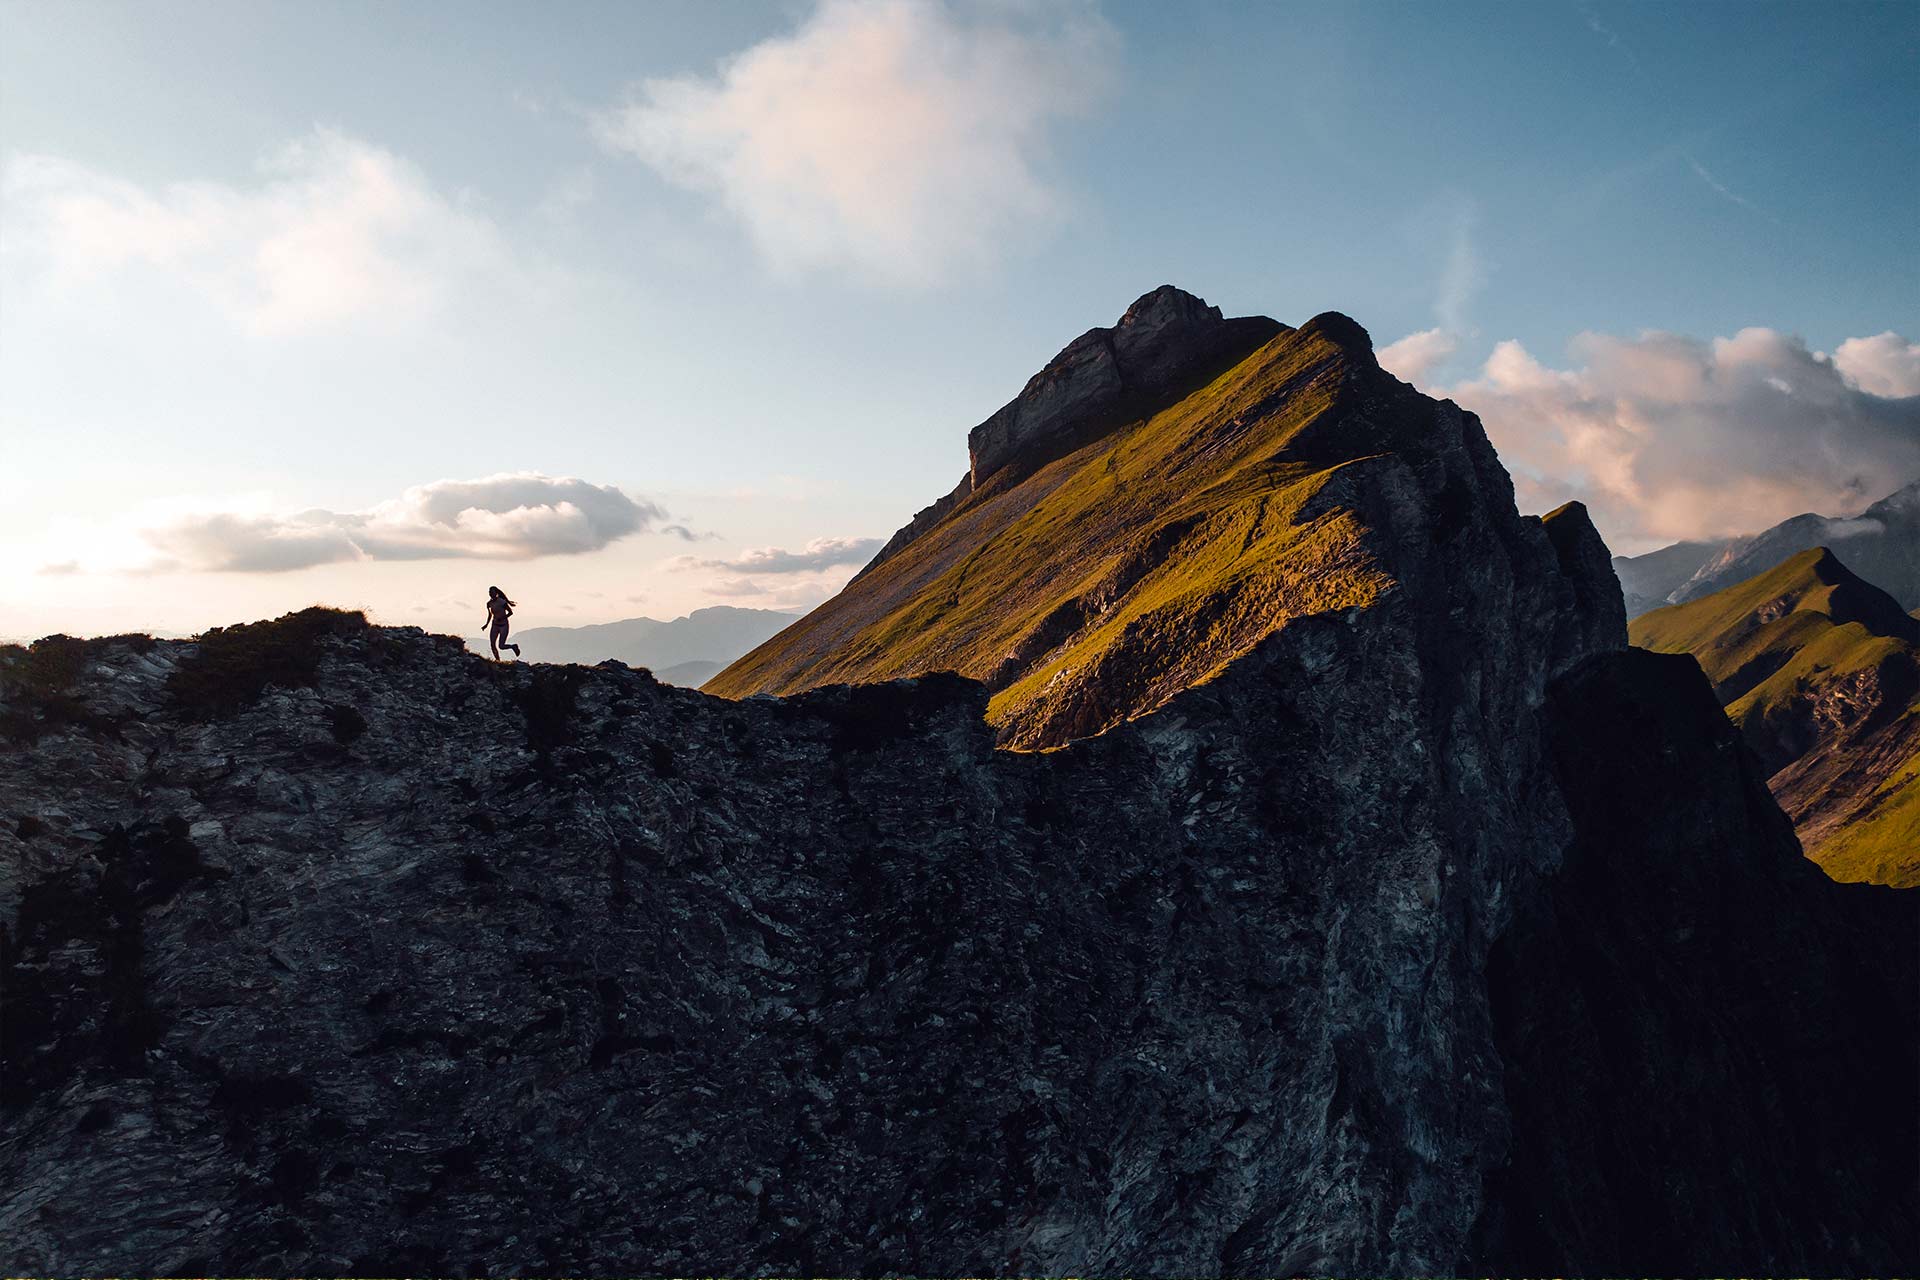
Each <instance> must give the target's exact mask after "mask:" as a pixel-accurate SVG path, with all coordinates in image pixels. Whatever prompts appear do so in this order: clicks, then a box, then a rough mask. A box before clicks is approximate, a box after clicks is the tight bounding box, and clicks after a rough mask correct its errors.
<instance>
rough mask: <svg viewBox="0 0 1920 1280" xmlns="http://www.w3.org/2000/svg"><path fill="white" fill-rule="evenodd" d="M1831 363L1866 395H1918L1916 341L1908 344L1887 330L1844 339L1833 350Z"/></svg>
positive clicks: (1918, 348)
mask: <svg viewBox="0 0 1920 1280" xmlns="http://www.w3.org/2000/svg"><path fill="white" fill-rule="evenodd" d="M1833 363H1834V367H1835V368H1837V369H1839V370H1840V372H1841V373H1842V374H1844V375H1845V376H1846V379H1847V381H1848V382H1851V383H1852V384H1853V385H1854V386H1856V387H1858V388H1860V389H1861V390H1862V391H1865V392H1867V393H1869V394H1870V395H1876V396H1889V397H1899V396H1920V342H1908V341H1907V340H1906V339H1905V338H1903V337H1901V336H1900V335H1899V334H1897V333H1895V332H1894V331H1893V330H1891V329H1889V330H1887V331H1886V332H1885V333H1876V334H1875V335H1873V337H1871V338H1848V339H1847V340H1846V341H1845V342H1843V343H1841V344H1840V345H1839V346H1838V347H1836V348H1834V352H1833Z"/></svg>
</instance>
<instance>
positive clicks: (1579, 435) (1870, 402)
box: [1396, 328, 1920, 550]
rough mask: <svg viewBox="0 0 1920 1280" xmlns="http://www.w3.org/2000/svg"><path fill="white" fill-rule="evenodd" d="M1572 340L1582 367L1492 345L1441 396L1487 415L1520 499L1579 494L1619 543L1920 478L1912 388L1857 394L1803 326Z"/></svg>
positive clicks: (1653, 539) (1542, 503) (1850, 502)
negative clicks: (1477, 365) (1798, 330)
mask: <svg viewBox="0 0 1920 1280" xmlns="http://www.w3.org/2000/svg"><path fill="white" fill-rule="evenodd" d="M1851 341H1853V342H1859V341H1862V340H1859V339H1854V340H1851ZM1865 341H1869V342H1873V343H1878V342H1879V340H1878V339H1871V340H1865ZM1396 345H1398V344H1396ZM1879 349H1880V348H1878V347H1876V348H1874V350H1876V351H1877V350H1879ZM1571 350H1572V353H1573V355H1574V357H1575V360H1576V363H1577V366H1578V367H1576V368H1572V369H1552V368H1549V367H1547V366H1546V365H1543V364H1542V363H1540V362H1539V361H1538V360H1536V359H1535V358H1534V357H1533V356H1532V355H1531V354H1530V353H1529V352H1528V351H1527V350H1526V349H1525V348H1524V347H1522V346H1521V345H1520V344H1519V343H1518V342H1513V341H1507V342H1502V343H1500V344H1499V345H1498V346H1496V347H1495V348H1494V350H1493V354H1492V355H1491V356H1490V357H1489V358H1488V359H1487V362H1486V364H1485V366H1484V368H1483V369H1482V370H1481V372H1480V374H1479V376H1477V377H1475V378H1472V379H1469V380H1468V381H1465V382H1462V383H1459V384H1458V385H1456V386H1453V387H1450V388H1445V389H1443V390H1442V391H1440V392H1437V394H1444V395H1448V396H1451V397H1452V398H1453V399H1455V400H1457V401H1458V402H1459V403H1460V404H1461V405H1463V406H1464V407H1466V408H1468V409H1471V410H1473V411H1474V412H1476V413H1478V414H1479V415H1480V416H1481V419H1482V420H1483V421H1484V422H1485V424H1486V427H1487V434H1488V435H1489V436H1490V437H1491V438H1492V440H1493V442H1494V444H1495V445H1496V446H1497V447H1498V448H1499V450H1500V452H1501V455H1502V457H1503V458H1504V459H1505V460H1506V462H1507V465H1508V467H1509V468H1510V469H1511V470H1513V472H1514V478H1515V483H1516V487H1517V488H1518V489H1519V490H1520V492H1521V495H1522V502H1523V505H1525V506H1527V507H1529V508H1532V509H1535V510H1544V509H1546V508H1547V507H1548V506H1550V505H1554V504H1556V503H1557V502H1559V501H1563V500H1565V499H1566V498H1569V497H1579V498H1582V499H1584V500H1585V501H1586V502H1587V503H1588V505H1589V506H1590V507H1591V508H1592V509H1593V512H1594V517H1595V520H1596V522H1597V523H1598V524H1599V525H1600V527H1601V530H1602V532H1603V533H1605V534H1606V535H1607V537H1608V539H1609V541H1610V542H1612V543H1613V544H1614V547H1615V550H1635V549H1641V548H1644V547H1646V546H1648V545H1652V544H1655V543H1660V542H1667V541H1672V540H1676V539H1684V538H1719V537H1730V536H1733V535H1736V534H1741V533H1751V532H1754V531H1756V530H1759V529H1763V528H1766V527H1767V526H1769V525H1772V524H1774V523H1777V522H1778V521H1780V520H1783V519H1785V518H1787V517H1789V516H1793V515H1798V514H1800V513H1801V512H1805V511H1821V512H1834V513H1840V512H1846V511H1850V510H1855V509H1858V508H1859V507H1862V506H1864V505H1866V504H1867V503H1868V502H1870V501H1872V500H1873V499H1875V498H1879V497H1881V496H1883V495H1884V494H1886V493H1888V492H1889V491H1891V490H1893V489H1894V488H1896V487H1898V486H1899V485H1901V484H1903V483H1905V482H1906V481H1909V480H1911V479H1913V478H1914V477H1915V476H1920V397H1915V398H1909V399H1886V398H1883V397H1880V396H1876V395H1872V394H1867V393H1866V392H1864V391H1863V390H1862V389H1861V386H1858V385H1855V383H1854V382H1853V381H1851V380H1850V377H1852V376H1855V375H1850V376H1849V377H1843V376H1842V374H1843V372H1845V369H1844V367H1843V366H1842V363H1841V362H1840V361H1838V360H1837V359H1836V360H1829V359H1827V358H1826V357H1825V356H1822V355H1820V354H1818V353H1816V352H1813V351H1810V350H1808V348H1807V346H1806V344H1805V343H1804V342H1803V341H1801V340H1800V339H1799V338H1797V337H1793V336H1791V335H1788V334H1783V333H1780V332H1778V331H1776V330H1773V329H1762V328H1755V329H1742V330H1741V331H1740V332H1739V333H1737V334H1735V335H1734V336H1733V337H1731V338H1716V339H1714V340H1713V341H1711V342H1701V341H1699V340H1697V339H1693V338H1687V337H1682V336H1679V335H1676V334H1669V333H1646V334H1642V335H1641V336H1640V337H1638V338H1619V337H1613V336H1609V335H1604V334H1593V333H1588V334H1582V335H1581V336H1580V337H1578V338H1576V339H1575V340H1574V342H1573V344H1572V346H1571ZM1855 350H1856V351H1858V348H1855ZM1855 367H1856V368H1859V367H1864V365H1863V364H1862V363H1861V362H1856V363H1855ZM1875 367H1877V366H1875Z"/></svg>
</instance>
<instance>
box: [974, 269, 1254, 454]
mask: <svg viewBox="0 0 1920 1280" xmlns="http://www.w3.org/2000/svg"><path fill="white" fill-rule="evenodd" d="M1285 329H1286V326H1284V325H1282V324H1279V323H1278V322H1276V321H1273V320H1269V319H1267V318H1266V317H1265V316H1244V317H1241V318H1238V319H1234V320H1227V319H1224V318H1222V316H1221V314H1220V308H1218V307H1212V306H1208V305H1207V304H1206V303H1205V302H1203V301H1201V300H1200V299H1199V298H1196V297H1194V296H1193V295H1192V294H1190V293H1187V292H1186V291H1184V290H1181V289H1176V288H1174V287H1173V286H1172V285H1170V284H1169V285H1161V286H1160V287H1159V288H1158V289H1155V290H1153V291H1152V292H1151V293H1147V294H1143V295H1141V296H1140V297H1139V298H1138V299H1136V300H1135V301H1134V303H1133V305H1132V306H1130V307H1128V308H1127V310H1126V313H1125V314H1124V315H1122V316H1121V317H1120V320H1119V323H1117V324H1115V325H1114V326H1113V327H1112V328H1109V329H1089V330H1087V331H1086V332H1085V333H1083V334H1081V335H1080V336H1079V337H1078V338H1075V339H1074V340H1073V341H1072V342H1070V343H1068V344H1067V345H1066V347H1065V348H1063V349H1062V350H1061V352H1060V354H1059V355H1057V356H1055V357H1054V358H1053V359H1052V360H1050V361H1048V362H1047V367H1046V368H1044V369H1042V370H1041V371H1040V372H1039V373H1036V374H1034V375H1033V377H1032V378H1031V379H1029V380H1028V382H1027V385H1026V386H1025V387H1024V388H1022V389H1021V392H1020V394H1019V395H1017V396H1015V397H1014V398H1013V399H1012V400H1011V401H1009V402H1008V403H1007V404H1006V406H1005V407H1004V408H1002V409H1001V410H1000V411H999V412H998V413H996V414H994V415H993V416H992V417H991V418H988V419H987V420H986V421H985V422H983V423H981V424H980V425H979V426H977V427H975V428H974V429H973V430H972V431H970V432H968V433H967V456H968V458H969V461H970V464H971V465H970V468H969V478H970V479H971V480H972V484H973V487H974V488H976V489H977V488H979V487H980V486H982V485H983V484H985V483H986V482H987V480H988V479H989V478H990V477H991V476H993V475H994V474H995V473H996V472H999V471H1001V470H1003V469H1004V468H1006V467H1008V466H1010V465H1017V467H1018V468H1019V469H1020V470H1021V471H1031V470H1033V469H1034V468H1035V467H1037V466H1039V465H1041V464H1042V463H1045V462H1049V461H1051V460H1052V459H1053V458H1056V457H1058V456H1059V455H1060V454H1062V453H1065V452H1067V451H1068V450H1069V449H1070V448H1072V447H1074V446H1076V445H1079V444H1084V443H1085V442H1086V441H1087V440H1088V439H1091V438H1093V437H1096V436H1098V435H1100V434H1102V433H1104V432H1106V431H1108V430H1111V429H1112V428H1114V427H1117V426H1119V425H1121V424H1122V423H1124V422H1127V421H1130V420H1132V419H1135V418H1140V417H1145V416H1147V415H1149V414H1151V413H1152V412H1153V411H1155V410H1156V409H1159V408H1161V407H1162V406H1163V405H1165V404H1166V403H1168V402H1169V401H1171V400H1174V399H1177V398H1178V397H1179V396H1180V395H1182V394H1184V393H1186V392H1188V391H1191V390H1193V389H1194V388H1195V387H1196V386H1198V385H1199V384H1201V383H1204V382H1206V381H1208V380H1209V379H1211V378H1212V377H1213V376H1214V375H1216V374H1218V373H1219V372H1220V371H1221V370H1222V369H1224V368H1226V367H1228V366H1230V365H1232V364H1233V363H1235V362H1236V361H1238V360H1239V359H1240V358H1241V357H1243V356H1245V355H1246V354H1247V353H1248V352H1249V351H1252V350H1253V349H1254V348H1256V347H1258V346H1260V345H1261V344H1262V343H1264V342H1266V341H1267V340H1268V339H1269V338H1271V337H1273V336H1274V335H1275V334H1277V333H1281V332H1284V331H1285Z"/></svg>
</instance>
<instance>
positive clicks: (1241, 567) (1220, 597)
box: [705, 322, 1389, 746]
mask: <svg viewBox="0 0 1920 1280" xmlns="http://www.w3.org/2000/svg"><path fill="white" fill-rule="evenodd" d="M1345 323H1347V324H1351V322H1345ZM1355 358H1356V357H1355V356H1353V355H1351V354H1350V353H1349V352H1347V351H1346V350H1345V349H1343V348H1342V347H1341V346H1340V345H1339V343H1338V342H1337V341H1335V340H1334V339H1333V338H1330V337H1329V336H1328V334H1327V333H1326V332H1324V331H1323V330H1322V329H1321V328H1318V327H1316V326H1315V325H1314V324H1309V325H1307V326H1305V327H1304V328H1302V329H1299V330H1289V331H1287V332H1284V333H1282V334H1280V335H1279V336H1277V337H1275V338H1274V339H1272V340H1271V341H1269V342H1268V343H1266V344H1265V345H1264V346H1262V347H1261V348H1259V349H1258V350H1256V351H1255V352H1254V353H1253V354H1251V355H1250V356H1248V357H1247V358H1245V359H1244V360H1242V361H1241V362H1240V363H1239V364H1237V365H1236V366H1234V367H1233V368H1231V369H1229V370H1228V371H1226V372H1225V373H1223V374H1221V375H1220V376H1219V377H1217V378H1215V379H1214V380H1213V381H1212V382H1211V383H1209V384H1207V385H1206V386H1204V387H1201V388H1199V389H1198V390H1196V391H1194V392H1193V393H1192V394H1190V395H1188V396H1186V397H1185V398H1184V399H1182V400H1180V401H1179V402H1178V403H1176V404H1174V405H1173V406H1172V407H1170V408H1168V409H1166V410H1164V411H1162V412H1160V413H1158V414H1156V415H1155V416H1153V417H1152V418H1150V419H1147V420H1144V421H1140V422H1136V423H1133V424H1131V425H1129V426H1126V427H1123V428H1121V429H1119V430H1117V431H1114V432H1111V433H1109V434H1107V435H1106V436H1104V437H1102V438H1101V439H1099V440H1097V441H1095V442H1093V443H1091V444H1088V445H1085V446H1083V447H1082V448H1080V449H1078V450H1077V451H1075V452H1073V453H1071V454H1069V455H1067V456H1065V457H1062V458H1059V459H1057V460H1055V461H1053V462H1051V463H1048V464H1047V465H1045V466H1043V467H1041V468H1040V469H1039V470H1037V471H1035V472H1033V473H1032V474H1030V475H1024V476H1022V475H1020V474H1019V473H1018V471H1017V470H1015V471H1014V472H1013V473H1011V474H1005V473H1003V474H1001V475H996V476H994V477H993V478H991V479H990V480H989V481H988V482H987V483H986V484H985V485H984V486H983V487H982V488H981V490H980V491H978V492H976V493H974V494H973V495H971V496H970V497H969V498H968V499H967V500H966V501H965V502H963V503H961V504H960V505H959V506H958V507H956V508H955V509H954V510H953V511H952V512H951V513H950V514H949V515H948V516H947V517H946V518H945V519H944V520H942V521H941V522H940V523H939V524H937V525H935V526H934V527H933V528H932V529H930V530H928V531H927V532H926V533H924V534H922V535H921V536H920V537H919V538H918V539H917V540H915V541H914V542H912V543H910V544H908V545H907V546H906V547H905V548H904V549H903V550H901V551H900V552H899V553H898V554H896V555H894V556H893V557H892V558H890V559H888V560H886V561H884V562H883V563H881V564H880V565H878V566H877V567H875V568H874V569H873V570H872V571H871V572H869V573H867V574H865V575H863V576H862V577H861V578H860V579H859V580H858V581H856V582H855V583H853V584H852V585H851V586H850V587H849V588H848V589H847V590H846V591H844V592H843V593H842V594H841V595H840V596H838V597H837V598H835V599H834V600H831V601H829V602H828V603H826V604H824V605H822V606H821V607H820V608H819V609H816V610H815V611H814V612H813V613H811V614H809V615H808V616H807V617H806V618H804V619H802V620H801V621H800V622H798V623H796V624H795V625H793V626H792V627H789V628H788V629H787V630H786V631H783V632H782V633H781V634H780V635H778V636H776V637H774V638H773V639H772V640H770V641H768V642H767V643H766V644H764V645H762V646H760V647H759V648H758V649H756V650H754V651H753V652H752V653H750V654H748V655H747V656H746V657H744V658H742V659H740V661H738V662H736V663H734V664H733V666H731V667H729V668H728V669H727V670H726V671H724V672H722V673H721V674H720V675H718V676H716V677H715V678H714V679H713V680H711V681H709V682H708V683H707V685H706V686H705V688H706V690H707V691H708V692H710V693H718V694H721V695H724V696H731V697H740V696H745V695H747V694H752V693H758V692H772V693H791V692H796V691H798V690H801V689H805V688H810V687H813V686H816V685H821V684H832V683H839V682H856V681H876V680H886V679H892V678H895V677H899V676H907V675H914V674H919V673H922V672H928V671H937V670H949V671H958V672H960V673H961V674H963V675H967V676H971V677H974V678H976V679H979V680H982V681H984V682H986V683H987V685H988V687H989V688H990V689H991V690H992V691H993V698H992V702H991V704H990V707H989V718H990V719H991V720H992V721H993V722H994V723H995V724H997V725H999V726H1001V729H1002V735H1003V739H1004V740H1005V741H1007V742H1008V743H1009V744H1010V745H1017V746H1043V745H1053V744H1056V743H1058V742H1061V741H1065V740H1067V739H1069V738H1072V737H1079V736H1084V735H1086V734H1090V733H1097V732H1099V731H1101V730H1102V729H1104V728H1107V727H1109V726H1110V725H1112V724H1114V723H1117V722H1119V721H1120V720H1123V719H1126V718H1128V717H1130V716H1133V715H1138V714H1140V713H1141V712H1143V711H1146V710H1149V709H1151V708H1152V707H1153V706H1156V705H1158V704H1159V703H1160V702H1162V701H1164V700H1165V699H1166V698H1167V697H1169V696H1171V695H1172V694H1174V693H1176V692H1178V691H1179V690H1180V689H1183V688H1187V687H1191V686H1193V685H1195V684H1199V683H1201V682H1203V681H1205V680H1207V679H1208V678H1210V677H1211V676H1212V675H1213V674H1215V673H1217V672H1218V671H1219V670H1220V669H1221V668H1222V667H1223V666H1225V665H1226V664H1227V663H1228V662H1230V661H1232V660H1233V659H1234V658H1235V657H1237V656H1238V655H1240V654H1242V653H1245V652H1246V651H1247V650H1248V649H1249V648H1251V647H1252V646H1253V645H1254V644H1255V643H1257V642H1258V641H1259V640H1260V639H1261V638H1262V637H1263V636H1265V635H1268V634H1270V633H1271V632H1272V631H1273V630H1274V629H1275V628H1277V627H1279V626H1282V625H1284V624H1285V622H1286V621H1287V619H1289V618H1291V617H1297V616H1300V615H1302V614H1308V613H1317V612H1322V611H1325V610H1331V609H1340V608H1345V607H1348V606H1352V605H1360V604H1365V603H1367V602H1368V601H1370V600H1372V599H1374V598H1375V597H1376V596H1377V595H1378V594H1379V593H1380V592H1381V591H1382V590H1383V589H1384V588H1385V587H1386V586H1387V585H1388V582H1389V579H1388V578H1387V576H1386V574H1385V573H1384V572H1383V570H1382V569H1381V568H1380V566H1379V565H1377V564H1376V563H1375V562H1374V560H1373V559H1372V558H1371V557H1370V555H1369V554H1368V553H1367V551H1366V550H1365V549H1364V547H1363V545H1362V541H1361V533H1362V530H1361V529H1360V528H1359V526H1358V524H1357V522H1356V521H1355V519H1354V517H1353V516H1352V515H1351V514H1350V513H1348V512H1345V511H1343V510H1340V509H1337V508H1336V509H1331V510H1328V511H1325V512H1318V513H1310V512H1309V510H1308V505H1309V503H1310V500H1311V499H1312V498H1313V496H1314V495H1315V494H1316V493H1317V492H1318V491H1319V490H1320V488H1321V486H1322V485H1323V484H1324V483H1325V482H1326V481H1327V479H1328V478H1329V477H1330V476H1332V475H1333V474H1334V472H1336V471H1337V470H1338V469H1339V467H1340V466H1342V465H1346V464H1348V463H1350V462H1351V461H1353V460H1354V459H1355V458H1356V457H1358V456H1361V455H1362V454H1364V452H1365V449H1364V444H1365V432H1364V431H1358V430H1357V431H1355V432H1353V433H1350V443H1355V444H1357V445H1358V446H1360V447H1359V449H1358V451H1357V452H1356V451H1348V452H1347V453H1346V454H1345V456H1340V457H1333V456H1326V454H1325V451H1324V450H1317V449H1316V448H1314V447H1311V446H1310V445H1308V444H1306V443H1304V442H1305V441H1306V440H1307V438H1308V437H1309V436H1311V435H1312V433H1311V432H1310V431H1308V428H1310V427H1311V426H1312V425H1313V424H1314V423H1315V422H1316V421H1319V420H1321V419H1322V418H1323V417H1324V416H1325V415H1328V414H1330V413H1333V412H1334V411H1335V406H1336V403H1337V402H1338V400H1339V398H1340V395H1341V388H1342V385H1343V380H1344V379H1346V378H1347V376H1348V375H1349V374H1350V372H1351V371H1352V369H1353V361H1354V360H1355ZM1368 363H1369V364H1370V361H1368ZM1375 376H1381V375H1378V374H1377V372H1376V373H1375ZM1316 455H1318V456H1316Z"/></svg>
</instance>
